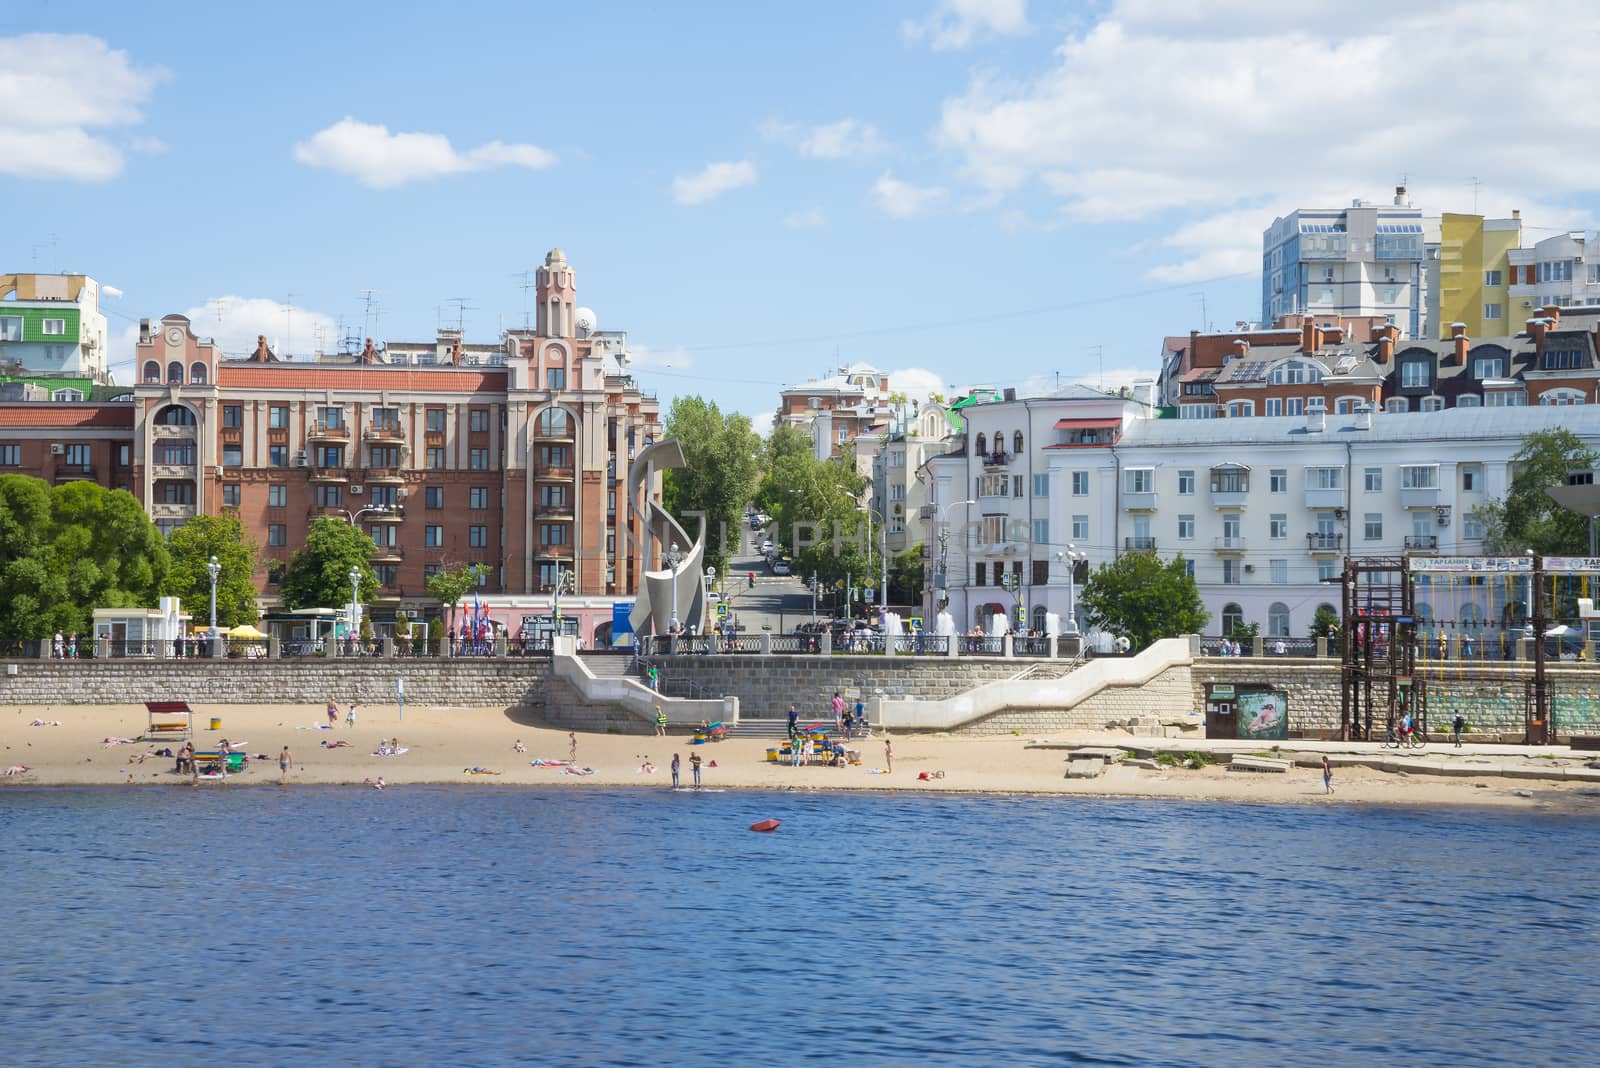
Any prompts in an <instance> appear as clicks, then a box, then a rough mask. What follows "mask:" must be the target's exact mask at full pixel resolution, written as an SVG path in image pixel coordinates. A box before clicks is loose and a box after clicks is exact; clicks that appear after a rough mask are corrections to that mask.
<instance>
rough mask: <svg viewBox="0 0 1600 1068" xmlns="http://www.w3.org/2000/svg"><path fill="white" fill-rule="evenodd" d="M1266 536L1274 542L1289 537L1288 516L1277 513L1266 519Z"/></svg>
mask: <svg viewBox="0 0 1600 1068" xmlns="http://www.w3.org/2000/svg"><path fill="white" fill-rule="evenodd" d="M1267 536H1268V537H1270V538H1272V539H1273V540H1274V541H1282V540H1283V539H1284V538H1287V537H1288V536H1289V516H1288V515H1287V514H1285V513H1283V512H1277V513H1275V514H1273V515H1271V516H1269V517H1268V518H1267Z"/></svg>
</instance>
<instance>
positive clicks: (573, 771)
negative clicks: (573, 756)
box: [562, 768, 594, 775]
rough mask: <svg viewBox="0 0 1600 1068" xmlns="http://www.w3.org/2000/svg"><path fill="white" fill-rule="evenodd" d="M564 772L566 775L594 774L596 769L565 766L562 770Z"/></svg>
mask: <svg viewBox="0 0 1600 1068" xmlns="http://www.w3.org/2000/svg"><path fill="white" fill-rule="evenodd" d="M562 774H564V775H593V774H594V769H593V768H564V769H563V770H562Z"/></svg>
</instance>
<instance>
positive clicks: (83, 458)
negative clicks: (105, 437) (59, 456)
mask: <svg viewBox="0 0 1600 1068" xmlns="http://www.w3.org/2000/svg"><path fill="white" fill-rule="evenodd" d="M63 462H64V463H65V464H66V465H67V466H68V467H81V468H83V469H84V470H85V471H87V470H89V468H90V467H91V466H92V465H93V463H94V458H93V454H92V453H91V452H90V449H89V446H88V445H68V446H67V451H66V455H65V457H64V458H63Z"/></svg>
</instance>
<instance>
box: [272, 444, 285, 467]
mask: <svg viewBox="0 0 1600 1068" xmlns="http://www.w3.org/2000/svg"><path fill="white" fill-rule="evenodd" d="M267 465H268V466H269V467H288V466H289V446H287V445H268V446H267Z"/></svg>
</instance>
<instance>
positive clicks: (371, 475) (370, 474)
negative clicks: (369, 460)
mask: <svg viewBox="0 0 1600 1068" xmlns="http://www.w3.org/2000/svg"><path fill="white" fill-rule="evenodd" d="M366 480H367V481H368V482H370V483H372V484H373V485H376V486H401V485H404V484H405V481H406V473H405V471H404V470H403V469H401V468H398V467H369V468H367V474H366Z"/></svg>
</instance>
